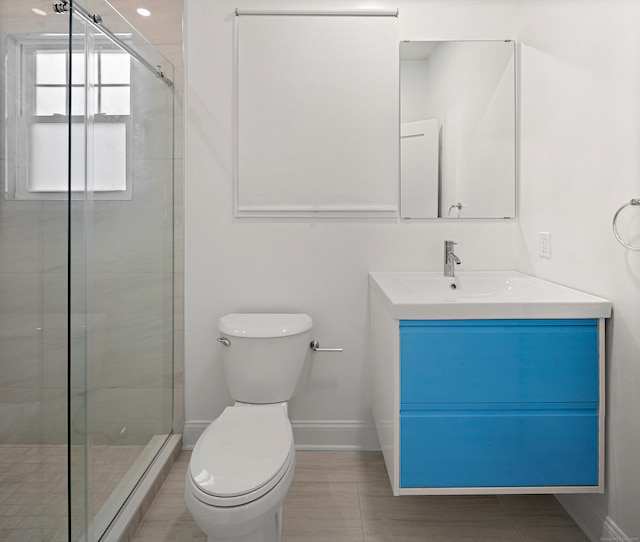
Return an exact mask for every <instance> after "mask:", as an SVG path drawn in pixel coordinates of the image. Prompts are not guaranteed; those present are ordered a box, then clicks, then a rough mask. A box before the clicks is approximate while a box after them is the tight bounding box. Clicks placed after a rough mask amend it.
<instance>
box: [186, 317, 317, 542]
mask: <svg viewBox="0 0 640 542" xmlns="http://www.w3.org/2000/svg"><path fill="white" fill-rule="evenodd" d="M312 325H313V321H312V320H311V318H310V317H309V316H308V315H306V314H227V315H226V316H223V317H222V318H220V321H219V322H218V329H219V331H220V333H221V337H220V338H219V339H218V341H219V342H220V343H221V344H222V345H223V350H224V353H223V365H224V370H225V376H226V380H227V385H228V387H229V391H230V393H231V397H232V398H233V399H234V401H235V404H234V405H233V406H230V407H227V408H226V409H225V410H224V411H223V412H222V414H220V416H219V417H218V418H217V419H215V420H214V421H213V422H211V424H209V426H208V427H207V428H206V429H205V430H204V432H203V433H202V435H201V436H200V438H199V439H198V441H197V442H196V445H195V447H194V449H193V453H192V454H191V460H190V462H189V468H188V469H187V477H186V482H185V500H186V503H187V508H188V509H189V511H190V512H191V515H192V516H193V519H194V521H195V522H196V524H197V525H198V527H200V529H201V530H202V531H203V532H204V533H205V534H206V535H207V542H280V541H281V538H282V505H283V503H284V500H285V498H286V496H287V493H288V491H289V486H290V485H291V481H292V480H293V473H294V470H295V448H294V442H293V432H292V430H291V423H290V421H289V416H288V401H289V400H290V399H291V398H292V397H293V396H294V395H295V394H296V392H297V391H298V389H299V388H300V387H301V386H302V385H303V382H304V377H305V373H306V368H307V361H308V359H309V352H310V349H309V344H310V341H311V327H312Z"/></svg>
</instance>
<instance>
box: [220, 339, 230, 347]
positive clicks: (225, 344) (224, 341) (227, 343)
mask: <svg viewBox="0 0 640 542" xmlns="http://www.w3.org/2000/svg"><path fill="white" fill-rule="evenodd" d="M218 342H219V343H222V344H223V345H224V346H227V347H228V346H231V341H230V340H229V339H227V338H226V337H220V338H219V339H218Z"/></svg>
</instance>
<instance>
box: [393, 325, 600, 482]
mask: <svg viewBox="0 0 640 542" xmlns="http://www.w3.org/2000/svg"><path fill="white" fill-rule="evenodd" d="M600 332H601V327H600V323H599V320H598V319H574V320H571V319H556V320H525V319H523V320H401V321H400V322H399V374H398V375H397V377H398V380H399V382H398V388H399V389H398V402H399V431H398V433H399V434H398V437H397V440H398V445H399V454H398V455H399V467H398V470H399V472H398V475H399V481H398V485H399V490H400V491H401V490H403V489H409V490H411V489H419V488H432V489H436V490H437V489H442V490H446V491H447V492H454V493H455V492H456V488H458V489H464V490H469V492H477V491H475V490H474V488H487V489H488V490H489V491H495V490H496V489H498V488H511V489H512V490H513V489H516V488H526V490H527V491H532V492H536V491H537V492H562V489H563V488H565V489H567V488H572V489H571V490H573V491H580V490H581V489H583V490H589V488H590V489H591V490H593V488H596V490H597V489H598V488H601V487H602V484H601V480H600V474H599V473H600V467H601V462H600V455H601V449H602V448H601V437H602V435H601V434H600V433H601V431H602V425H601V421H602V420H601V417H600V389H601V388H600V366H601V365H600V361H601V359H600V358H601V350H600V346H599V345H600V343H599V333H600ZM462 492H464V491H462ZM567 492H568V490H567Z"/></svg>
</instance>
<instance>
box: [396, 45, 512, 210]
mask: <svg viewBox="0 0 640 542" xmlns="http://www.w3.org/2000/svg"><path fill="white" fill-rule="evenodd" d="M400 167H401V175H400V215H401V217H402V218H513V217H514V216H515V190H516V106H515V43H514V42H512V41H439V42H438V41H419V42H418V41H407V42H402V43H400Z"/></svg>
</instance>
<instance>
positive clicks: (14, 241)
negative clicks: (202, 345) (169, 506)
mask: <svg viewBox="0 0 640 542" xmlns="http://www.w3.org/2000/svg"><path fill="white" fill-rule="evenodd" d="M0 37H1V39H0V47H1V49H2V58H3V63H2V70H1V74H0V88H1V91H0V92H1V93H2V99H1V100H0V111H1V115H0V171H1V172H2V173H1V175H2V180H3V182H2V186H3V188H4V190H3V194H2V197H0V539H2V540H17V541H22V542H24V541H27V540H28V541H34V542H40V541H42V542H44V541H80V540H82V541H83V542H91V541H97V540H100V539H101V538H103V535H104V533H105V532H107V531H108V529H109V525H110V523H111V522H112V520H113V519H114V517H115V516H116V514H117V512H118V510H119V509H120V508H121V507H122V506H123V503H124V502H125V500H126V499H127V497H128V495H129V494H130V493H131V491H132V490H133V488H134V486H135V485H136V483H137V482H138V480H140V478H141V476H142V475H143V473H144V472H145V470H146V469H147V468H148V467H149V465H150V464H151V463H152V461H153V460H154V457H155V456H156V454H157V453H158V451H159V450H160V449H161V447H162V446H163V444H164V443H165V441H166V440H167V439H168V437H169V435H170V434H171V432H172V427H173V419H172V417H173V317H174V315H173V311H174V309H173V299H174V296H173V278H174V269H173V265H174V264H173V261H174V260H173V252H174V250H173V239H174V236H173V227H174V226H173V224H174V221H173V183H174V100H175V96H174V91H175V85H174V83H173V81H174V73H173V72H174V70H173V66H172V65H171V63H170V62H169V61H168V60H166V59H165V58H164V57H163V56H162V55H160V53H159V52H158V51H157V50H155V49H154V48H153V47H152V46H151V45H149V43H148V42H147V41H146V40H145V39H144V38H143V37H142V36H141V35H140V34H139V33H137V32H136V31H135V29H134V28H133V27H132V26H131V25H130V24H129V23H128V22H127V21H126V20H125V19H124V18H122V17H121V16H120V15H119V14H118V13H117V12H116V11H115V10H114V9H113V8H112V7H111V5H110V4H108V3H107V2H105V1H103V0H99V1H92V0H86V1H83V2H77V1H73V2H66V1H62V2H59V3H57V4H53V3H52V2H43V1H40V0H38V1H33V2H18V1H15V0H0Z"/></svg>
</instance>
